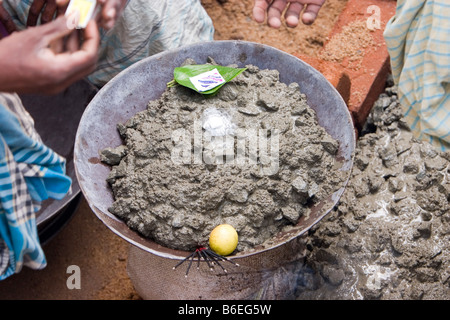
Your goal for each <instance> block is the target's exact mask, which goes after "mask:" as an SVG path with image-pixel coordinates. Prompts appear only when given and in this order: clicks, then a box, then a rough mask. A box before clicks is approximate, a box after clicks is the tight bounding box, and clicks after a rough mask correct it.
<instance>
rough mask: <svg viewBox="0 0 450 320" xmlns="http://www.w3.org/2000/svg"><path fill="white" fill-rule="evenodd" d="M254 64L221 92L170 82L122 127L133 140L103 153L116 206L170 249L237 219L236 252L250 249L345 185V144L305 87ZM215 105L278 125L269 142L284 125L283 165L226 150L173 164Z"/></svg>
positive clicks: (203, 239)
mask: <svg viewBox="0 0 450 320" xmlns="http://www.w3.org/2000/svg"><path fill="white" fill-rule="evenodd" d="M190 63H192V62H190ZM211 63H214V62H213V61H212V60H211ZM247 67H248V69H247V70H246V71H245V72H243V73H242V74H241V75H239V76H238V77H236V78H235V79H234V80H233V81H231V82H230V83H228V84H226V85H225V86H223V87H222V88H221V89H220V91H219V92H218V94H217V95H215V96H212V97H205V96H203V95H200V94H198V93H196V92H195V91H193V90H190V89H187V88H185V87H182V86H175V87H172V88H168V89H167V90H166V92H165V93H164V94H163V95H162V97H161V98H160V99H158V100H156V101H150V102H149V105H148V108H147V110H145V111H142V112H140V113H138V114H136V115H135V116H134V117H133V118H131V119H130V120H129V121H127V122H126V123H125V124H119V125H118V129H119V132H120V134H121V137H122V138H123V140H124V145H123V146H120V147H118V148H114V149H112V148H107V149H105V150H103V151H102V152H101V157H102V161H104V162H106V163H109V164H110V165H111V166H112V170H111V174H110V175H109V177H108V183H110V185H111V187H112V190H113V194H114V198H115V201H114V203H113V205H112V206H111V208H110V211H111V212H112V213H113V214H115V215H117V216H118V217H120V218H121V219H123V220H124V221H126V223H127V225H128V226H129V227H130V228H132V229H134V230H137V231H138V232H139V233H141V234H142V235H144V236H146V237H149V238H151V239H153V240H154V241H156V242H157V243H159V244H161V245H164V246H166V247H169V248H174V249H183V250H193V249H195V248H196V247H197V246H199V245H207V242H208V237H209V233H210V232H211V230H212V229H213V228H214V227H215V226H217V225H218V224H221V223H229V224H231V225H233V226H234V227H235V228H236V230H237V232H238V234H239V244H238V247H237V251H244V250H246V249H249V248H252V247H254V246H255V245H260V244H264V242H265V241H266V240H268V239H270V238H271V237H272V236H273V235H274V234H275V233H277V232H279V231H280V230H281V229H282V228H284V227H286V226H292V225H293V224H295V223H296V222H297V220H298V218H299V217H300V216H301V215H303V214H308V211H307V207H308V205H309V204H310V203H315V202H318V201H321V199H324V198H326V197H327V196H328V195H330V194H331V193H333V192H334V191H336V190H337V189H339V188H340V187H341V186H342V183H343V182H344V179H345V178H346V177H345V176H344V174H343V172H342V171H339V167H340V166H341V165H340V163H339V162H338V161H336V159H335V153H336V151H337V148H338V144H337V142H336V141H335V140H333V139H332V138H331V137H330V136H329V135H328V134H327V133H326V131H325V130H324V129H323V128H322V127H321V126H319V125H318V123H317V121H316V115H315V112H314V111H313V110H312V109H311V108H310V107H309V106H308V105H307V101H306V97H305V96H304V95H303V94H302V93H301V88H299V86H298V85H297V84H291V85H285V84H283V83H281V82H279V74H278V71H276V70H259V69H258V68H257V67H255V66H247ZM210 108H215V109H216V110H220V111H221V112H224V114H226V115H227V116H228V117H229V119H230V120H231V122H232V123H233V124H234V128H235V129H236V128H238V129H252V128H253V129H261V128H262V129H267V130H269V131H268V132H269V134H268V135H269V136H268V140H269V141H270V139H272V138H273V136H272V135H271V133H270V132H273V131H271V130H273V129H276V130H279V153H278V155H279V160H278V167H277V170H276V171H273V170H272V171H270V170H269V171H268V170H266V169H270V168H273V163H274V162H273V161H270V160H271V159H269V161H263V160H267V159H262V158H258V159H257V164H256V165H249V164H248V165H241V164H230V163H220V161H223V157H220V159H219V158H214V157H213V158H210V159H209V160H208V161H203V162H202V163H197V164H195V163H192V162H191V163H187V164H179V163H174V161H172V158H171V155H172V154H173V148H174V147H176V145H177V143H175V142H174V141H173V139H172V133H173V132H174V131H175V130H177V129H186V130H188V131H189V130H190V131H191V132H192V131H193V128H194V121H196V120H200V121H201V120H202V115H203V114H204V111H205V110H208V109H210ZM235 132H236V131H235ZM192 133H193V132H192ZM191 139H192V137H191ZM213 139H214V138H213ZM213 141H214V140H213ZM192 145H193V148H192V150H194V149H195V147H196V146H195V142H194V143H193V144H192ZM209 146H211V145H209ZM202 147H203V151H205V150H207V149H208V144H206V142H205V143H204V144H203V146H202ZM246 148H247V149H246V151H248V146H247V147H246ZM233 149H234V154H236V153H237V151H236V150H235V146H234V148H233ZM206 155H207V153H206V152H205V156H206ZM203 160H205V158H204V159H203ZM272 160H273V157H272ZM212 161H217V162H215V163H212V164H211V162H212Z"/></svg>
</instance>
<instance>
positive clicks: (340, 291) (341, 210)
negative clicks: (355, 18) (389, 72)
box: [290, 79, 450, 300]
mask: <svg viewBox="0 0 450 320" xmlns="http://www.w3.org/2000/svg"><path fill="white" fill-rule="evenodd" d="M401 115H402V110H401V107H400V105H399V103H398V99H397V95H396V87H395V86H394V85H393V83H392V80H391V79H389V81H388V86H387V89H386V92H385V93H383V94H382V95H381V96H380V98H379V100H378V101H377V102H376V103H375V105H374V108H373V110H372V113H371V115H370V116H369V119H368V122H367V125H366V128H365V130H364V132H363V136H362V137H360V138H359V140H358V143H357V149H356V156H355V165H354V168H353V173H352V177H351V178H350V181H349V184H348V186H347V188H346V190H345V192H344V194H343V196H342V197H341V200H340V203H339V205H338V206H337V208H336V210H334V211H333V212H332V213H330V214H329V216H327V217H326V218H325V219H323V220H322V221H321V222H320V223H319V224H317V225H316V226H314V227H313V229H311V232H310V233H309V235H308V236H306V237H305V238H304V241H305V243H306V244H307V248H308V253H307V255H306V257H305V260H304V261H302V262H299V263H297V264H295V265H292V266H290V267H291V268H292V270H295V271H292V272H295V273H296V274H298V278H297V287H296V291H295V298H297V299H383V300H392V299H408V300H411V299H412V300H416V299H427V300H449V299H450V246H449V243H450V206H449V196H450V179H449V178H450V177H449V170H450V166H449V163H450V161H449V160H450V153H449V152H445V153H442V152H438V151H437V150H435V149H434V148H433V147H432V146H431V145H430V144H428V143H427V142H419V141H416V140H415V139H414V138H413V137H412V135H411V133H410V131H409V130H408V127H407V126H406V125H405V123H404V122H403V121H402V118H401Z"/></svg>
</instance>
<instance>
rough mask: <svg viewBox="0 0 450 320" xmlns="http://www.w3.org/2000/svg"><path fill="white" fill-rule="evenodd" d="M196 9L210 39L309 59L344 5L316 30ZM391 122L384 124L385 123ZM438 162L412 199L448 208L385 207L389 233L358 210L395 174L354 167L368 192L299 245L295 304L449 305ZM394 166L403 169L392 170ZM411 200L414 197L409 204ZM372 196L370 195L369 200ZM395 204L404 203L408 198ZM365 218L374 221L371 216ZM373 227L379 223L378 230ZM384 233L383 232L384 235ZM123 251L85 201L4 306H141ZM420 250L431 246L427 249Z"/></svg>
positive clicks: (444, 182)
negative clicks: (302, 254) (204, 14)
mask: <svg viewBox="0 0 450 320" xmlns="http://www.w3.org/2000/svg"><path fill="white" fill-rule="evenodd" d="M202 3H203V4H204V6H205V8H206V9H207V11H208V13H209V14H210V16H211V18H212V20H213V21H214V24H215V28H216V39H241V40H249V41H255V42H261V43H264V44H268V45H271V46H274V47H277V48H279V49H281V50H284V51H287V52H289V53H302V54H306V55H310V56H315V55H317V53H318V51H319V50H320V48H321V47H322V45H323V43H324V41H326V38H327V35H328V34H329V32H330V30H331V28H332V26H333V24H334V22H335V21H336V19H337V17H338V15H339V12H340V11H341V10H342V9H343V8H344V6H345V4H346V1H345V0H328V1H327V2H326V5H325V6H324V8H322V10H321V13H320V16H319V18H318V20H317V21H316V22H315V24H314V25H312V26H303V25H301V26H299V27H298V28H296V29H288V28H284V27H282V28H280V29H279V30H272V29H269V28H268V27H267V26H265V25H258V24H257V23H255V22H254V21H252V19H251V9H252V3H253V1H251V0H228V1H218V0H203V1H202ZM391 96H392V92H391ZM384 109H387V107H385V108H384ZM384 109H383V108H382V110H384ZM381 113H382V111H381ZM377 119H380V118H377ZM397 120H398V119H397ZM397 120H395V121H392V122H390V125H391V124H392V123H394V122H396V121H397ZM385 121H386V118H385V117H383V118H382V122H383V123H382V125H384V122H385ZM387 121H390V120H387ZM383 128H384V129H381V132H382V133H383V137H384V135H385V134H386V132H392V130H390V129H386V127H383ZM395 130H397V128H396V129H395ZM383 137H380V138H377V137H372V138H370V136H369V138H366V139H365V140H364V143H365V147H364V148H363V149H362V150H365V151H364V152H363V153H364V154H363V155H362V156H361V157H360V158H359V159H360V165H361V168H364V169H365V168H366V167H365V166H367V163H370V162H371V159H372V158H371V157H374V159H375V158H376V159H379V158H380V155H382V156H384V157H385V158H384V160H385V161H387V160H386V159H389V157H388V156H389V154H390V153H389V152H390V151H392V150H384V149H383V150H384V151H380V153H377V154H374V153H371V152H369V151H370V150H375V146H378V144H379V143H382V140H383V139H385V138H383ZM368 144H369V145H370V144H372V146H373V148H370V146H369V147H367V145H368ZM425 149H426V148H424V150H425ZM368 150H369V151H368ZM377 150H378V149H377ZM380 150H381V149H380ZM419 152H420V150H419ZM430 152H431V153H432V151H430ZM433 159H434V157H433ZM439 159H440V160H439V162H440V164H436V163H435V162H433V161H428V162H427V163H428V164H427V165H428V166H429V167H430V166H434V167H436V166H438V167H439V166H440V168H441V169H442V170H441V173H442V176H443V178H442V176H441V175H437V174H436V175H433V176H427V175H426V174H424V175H422V176H419V179H429V181H431V182H430V183H431V185H432V186H433V189H426V188H425V189H426V190H425V191H424V190H420V187H419V188H418V189H416V190H415V193H414V195H418V194H420V197H421V198H420V199H424V198H426V195H427V194H428V193H427V190H431V191H429V192H432V191H436V190H437V191H436V192H438V193H439V195H444V196H445V195H446V196H447V204H446V205H447V207H445V206H444V207H443V209H442V208H441V209H439V208H437V206H438V204H439V201H438V202H436V203H431V204H428V205H427V204H425V202H422V203H423V204H424V206H425V208H426V209H423V208H422V207H420V208H422V210H419V209H417V210H418V211H417V212H419V213H418V214H419V216H420V217H421V218H420V219H419V218H418V217H417V216H414V217H413V218H411V214H412V213H409V214H408V213H404V211H402V208H401V207H399V206H394V205H392V206H391V207H387V208H388V209H389V210H393V211H391V212H395V213H396V214H395V215H396V217H408V219H406V220H405V219H403V218H398V219H394V218H393V219H390V220H389V225H388V226H385V227H384V228H385V229H383V228H382V226H383V225H384V224H386V223H385V221H383V220H379V218H380V217H381V216H383V215H389V214H390V213H389V212H387V211H384V210H379V209H380V208H378V207H373V206H372V207H367V208H364V206H363V205H361V204H364V203H370V204H380V202H377V199H376V196H377V195H381V194H384V193H382V192H381V190H384V188H388V187H389V184H388V180H391V179H390V178H393V177H395V176H396V174H395V172H392V171H391V172H389V173H385V177H388V178H381V179H382V181H380V180H379V179H369V178H367V177H366V178H365V180H364V181H365V182H364V183H360V182H359V180H360V179H362V178H361V177H363V176H365V175H366V174H368V173H367V172H368V171H364V170H360V169H358V170H360V171H361V172H357V173H360V174H361V175H355V178H354V179H355V180H353V181H356V182H357V183H360V186H363V189H364V188H368V189H367V193H366V194H363V195H361V196H357V197H355V190H356V191H357V190H358V187H357V186H354V187H351V188H349V190H350V191H349V193H348V194H347V195H345V196H344V197H343V204H342V203H341V206H340V207H339V209H338V210H337V211H336V212H335V213H333V214H332V215H330V217H329V218H328V219H327V220H326V221H323V222H321V223H320V224H319V225H318V226H317V227H316V228H314V230H313V231H312V232H311V234H310V235H309V236H308V238H307V239H305V241H306V242H307V243H308V247H309V249H310V254H309V256H308V257H307V259H306V260H305V265H304V266H302V267H301V269H302V273H301V274H300V275H299V280H298V288H299V289H298V291H297V292H296V295H297V298H298V299H445V300H448V299H450V292H449V286H450V280H449V277H450V271H449V264H448V263H449V259H448V257H449V256H448V249H446V248H445V245H444V244H445V241H447V243H448V237H449V234H450V232H449V231H448V230H450V228H449V224H450V222H449V221H450V217H449V212H448V211H449V210H448V192H449V191H448V190H449V189H448V170H449V169H448V168H449V167H448V160H449V159H448V158H447V159H445V158H443V157H441V156H439ZM441 159H444V160H441ZM402 161H403V160H402ZM445 161H447V162H446V164H445ZM436 162H438V161H436ZM445 165H446V167H445ZM372 169H373V168H372ZM372 169H367V170H372ZM375 169H376V168H375ZM375 169H374V170H375ZM391 169H392V170H394V171H395V170H399V169H398V167H395V166H393V167H392V168H391ZM412 170H414V169H412ZM375 171H376V170H375ZM416 174H417V173H416ZM368 175H370V174H368ZM372 175H373V172H372ZM377 178H379V177H377ZM433 179H434V180H433ZM377 183H378V184H377ZM398 183H399V181H394V179H392V181H391V184H390V185H391V188H396V186H398V185H397V184H398ZM424 183H425V182H424ZM422 189H423V188H422ZM378 191H380V192H378ZM421 191H423V192H421ZM397 196H398V197H399V196H401V194H398V195H397ZM403 196H405V195H403ZM410 196H412V194H410V195H406V196H405V197H406V198H409V197H410ZM369 197H372V198H371V199H370V202H369V201H368V198H369ZM374 198H375V199H374ZM441 198H442V197H441ZM380 199H381V198H380ZM380 199H378V200H380ZM397 200H398V201H399V202H401V201H404V198H401V199H400V198H397ZM441 200H442V199H441ZM358 201H359V202H358ZM414 201H415V200H414ZM414 201H413V202H414ZM355 203H359V204H360V205H356V204H355ZM395 210H397V211H395ZM423 211H425V213H423ZM417 212H416V214H417ZM427 213H429V214H427ZM370 214H372V218H373V219H369V218H368V217H369V216H370ZM391 214H392V213H391ZM375 218H376V219H375ZM375 221H378V223H377V224H374V223H375ZM411 221H413V223H414V227H412V226H411V227H408V228H406V230H409V231H410V233H401V232H399V231H401V230H404V229H405V227H404V224H405V223H407V222H408V223H409V222H411ZM387 229H388V230H387ZM377 230H378V231H379V232H378V233H377ZM383 230H384V231H386V230H387V231H386V232H387V233H384V231H383ZM409 231H408V232H409ZM385 234H386V236H384V235H385ZM368 235H371V237H368ZM397 235H398V236H397ZM400 235H402V237H400ZM436 237H442V238H441V239H438V238H436ZM405 239H406V240H408V241H406V240H405ZM402 240H405V241H402ZM422 245H423V246H422ZM128 246H129V245H128V243H127V242H125V241H124V240H122V239H121V238H120V237H118V236H116V235H115V234H113V233H112V232H111V231H110V230H109V229H107V227H106V226H104V225H103V224H102V222H101V221H100V220H99V219H97V217H96V216H95V215H94V214H93V213H92V211H91V210H90V209H89V207H88V205H87V203H86V202H85V201H84V200H82V201H81V203H80V206H79V208H78V210H77V212H76V214H75V215H74V217H73V219H72V220H71V221H70V222H69V223H68V225H67V226H65V227H64V228H63V229H62V230H61V231H60V232H59V233H58V234H57V236H56V237H55V238H54V239H52V240H51V241H50V242H49V243H48V244H47V245H45V246H44V251H45V253H46V257H47V261H48V265H47V267H46V268H45V269H43V270H40V271H33V270H30V269H27V268H25V269H24V270H22V272H20V273H19V274H17V275H14V276H12V277H10V278H8V279H6V280H5V281H3V282H1V283H0V299H43V300H47V299H71V300H81V299H111V300H132V299H140V297H139V295H138V294H137V292H136V291H135V289H134V288H133V285H132V283H131V281H130V280H129V278H128V275H127V272H126V264H127V251H128ZM421 246H422V247H421ZM418 248H428V249H430V250H431V251H430V250H428V251H426V250H419V249H418ZM416 258H417V259H416ZM358 259H359V260H358ZM357 261H359V266H358V263H357ZM72 265H76V266H79V267H80V270H81V288H80V289H68V286H67V280H68V277H69V275H70V274H69V273H68V267H69V266H72ZM362 275H363V276H362Z"/></svg>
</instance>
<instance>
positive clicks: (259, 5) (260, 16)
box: [253, 0, 270, 23]
mask: <svg viewBox="0 0 450 320" xmlns="http://www.w3.org/2000/svg"><path fill="white" fill-rule="evenodd" d="M269 4H270V0H255V4H254V6H253V18H254V19H255V21H256V22H258V23H263V22H264V20H265V19H266V12H267V9H268V8H269Z"/></svg>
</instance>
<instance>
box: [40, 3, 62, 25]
mask: <svg viewBox="0 0 450 320" xmlns="http://www.w3.org/2000/svg"><path fill="white" fill-rule="evenodd" d="M57 8H58V7H57V5H56V2H55V0H47V3H46V4H45V8H44V11H43V12H42V15H41V23H42V24H45V23H47V22H50V21H52V20H53V19H54V17H55V13H56V10H57Z"/></svg>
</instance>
